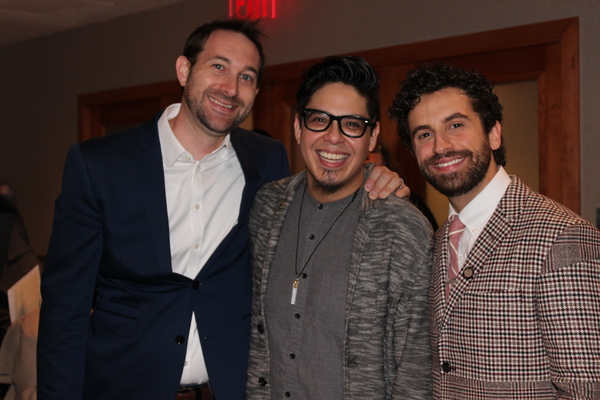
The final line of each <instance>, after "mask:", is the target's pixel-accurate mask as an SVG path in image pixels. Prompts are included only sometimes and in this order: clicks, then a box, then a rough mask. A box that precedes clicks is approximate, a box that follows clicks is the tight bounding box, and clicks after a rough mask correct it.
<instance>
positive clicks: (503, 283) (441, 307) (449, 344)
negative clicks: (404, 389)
mask: <svg viewBox="0 0 600 400" xmlns="http://www.w3.org/2000/svg"><path fill="white" fill-rule="evenodd" d="M511 180H512V183H511V184H510V185H509V187H508V189H507V191H506V193H505V195H504V197H503V198H502V199H501V201H500V203H499V204H498V207H497V208H496V210H495V212H494V214H493V215H492V217H491V219H490V220H489V221H488V223H487V224H486V226H485V228H484V230H483V231H482V232H481V235H480V236H479V238H478V239H477V242H476V243H475V245H474V247H473V249H472V250H471V252H470V253H469V256H468V259H467V260H466V262H465V265H464V266H463V269H462V274H461V275H459V277H458V279H457V281H456V283H455V284H454V286H453V291H452V293H451V295H450V297H449V298H448V300H447V301H446V299H445V298H444V284H445V280H446V268H447V265H448V238H447V229H448V224H447V223H446V224H445V225H443V226H442V227H441V228H440V229H439V230H438V232H437V233H436V237H435V254H436V258H435V261H434V267H433V271H432V278H431V286H430V326H431V347H432V352H433V390H434V398H435V399H460V400H471V399H472V400H474V399H478V400H479V399H536V400H541V399H600V232H599V231H598V230H597V229H596V228H594V227H593V226H592V225H591V224H589V223H588V222H586V221H584V220H583V219H581V218H580V217H578V216H577V215H575V214H574V213H572V212H571V211H569V210H567V209H565V208H564V207H563V206H561V205H559V204H557V203H555V202H553V201H552V200H549V199H547V198H545V197H544V196H542V195H540V194H537V193H535V192H533V191H532V190H530V189H529V188H528V187H526V186H525V185H524V184H523V183H522V182H521V181H520V180H519V179H518V178H516V177H514V176H511Z"/></svg>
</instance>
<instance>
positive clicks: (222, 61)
mask: <svg viewBox="0 0 600 400" xmlns="http://www.w3.org/2000/svg"><path fill="white" fill-rule="evenodd" d="M259 68H260V55H259V53H258V50H257V48H256V46H255V45H254V44H253V43H252V42H251V41H250V40H249V39H248V38H247V37H246V36H244V35H243V34H241V33H238V32H232V31H226V30H217V31H215V32H213V33H212V34H211V35H210V36H209V38H208V39H207V41H206V43H205V45H204V50H203V51H202V52H201V53H200V54H199V55H198V58H197V61H196V64H195V65H194V66H193V67H190V62H189V60H188V59H187V58H185V57H184V56H181V57H179V58H178V59H177V76H178V79H179V82H180V84H181V85H182V86H183V87H184V90H183V102H182V103H183V104H182V108H185V109H186V110H185V112H189V114H190V115H191V116H192V117H193V118H192V121H191V123H192V124H193V125H194V126H196V127H198V128H199V129H200V130H201V131H203V132H205V133H206V134H208V135H211V136H223V135H226V134H227V133H230V132H231V131H232V130H233V129H235V128H236V127H237V126H239V124H240V123H242V122H243V121H244V119H245V118H246V116H248V114H249V113H250V111H251V110H252V105H253V104H254V98H255V97H256V93H257V92H258V87H257V76H258V70H259Z"/></svg>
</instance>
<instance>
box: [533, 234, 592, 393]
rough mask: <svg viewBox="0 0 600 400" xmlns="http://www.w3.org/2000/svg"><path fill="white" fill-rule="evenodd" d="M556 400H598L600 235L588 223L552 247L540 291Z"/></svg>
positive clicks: (547, 350) (541, 319) (543, 333)
mask: <svg viewBox="0 0 600 400" xmlns="http://www.w3.org/2000/svg"><path fill="white" fill-rule="evenodd" d="M537 295H538V303H539V313H540V314H539V319H540V326H541V329H542V335H543V338H544V344H545V347H546V354H547V355H548V357H549V359H550V371H551V380H552V383H553V384H554V386H555V387H556V389H557V398H558V399H600V358H599V355H600V334H599V332H600V232H598V230H596V229H595V228H593V227H592V226H591V225H589V224H586V223H581V224H576V225H572V226H570V227H569V228H567V229H566V230H565V231H564V232H563V233H562V234H561V235H560V236H559V238H558V239H557V240H556V242H555V243H554V244H553V246H552V248H551V250H550V253H549V255H548V258H547V260H546V266H545V273H544V274H543V275H542V277H541V279H540V284H539V289H538V294H537Z"/></svg>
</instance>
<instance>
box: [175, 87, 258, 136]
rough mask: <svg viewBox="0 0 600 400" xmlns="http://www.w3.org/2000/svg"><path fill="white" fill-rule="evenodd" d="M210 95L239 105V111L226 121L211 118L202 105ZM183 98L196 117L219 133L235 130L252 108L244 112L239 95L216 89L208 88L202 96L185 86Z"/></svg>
mask: <svg viewBox="0 0 600 400" xmlns="http://www.w3.org/2000/svg"><path fill="white" fill-rule="evenodd" d="M209 95H210V96H211V97H213V98H215V99H218V100H220V101H223V102H225V103H227V104H233V105H234V107H237V109H238V110H239V112H238V113H237V114H235V115H232V116H231V118H230V119H229V120H228V121H226V122H224V123H221V122H220V121H216V120H211V118H210V117H209V116H208V113H207V112H206V110H205V108H204V107H203V105H202V100H203V99H204V98H205V97H207V96H209ZM183 99H184V101H185V104H186V105H187V107H188V108H189V109H190V111H191V112H192V114H193V115H194V116H195V117H196V119H197V120H198V121H199V122H200V123H201V124H202V125H204V126H205V127H207V128H208V129H209V130H211V131H213V132H215V133H217V134H219V135H226V134H228V133H231V131H233V130H234V129H235V128H237V127H238V126H240V124H241V123H242V122H244V120H245V119H246V117H247V116H248V114H249V113H250V108H248V109H247V110H246V112H244V107H243V106H244V104H243V103H242V102H241V101H240V100H239V99H238V98H237V96H227V95H225V94H223V93H221V92H219V91H216V90H207V91H205V92H204V93H203V94H202V95H201V96H196V95H195V94H194V93H190V91H189V90H187V88H185V89H184V90H183Z"/></svg>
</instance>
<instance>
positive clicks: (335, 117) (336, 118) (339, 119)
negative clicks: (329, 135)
mask: <svg viewBox="0 0 600 400" xmlns="http://www.w3.org/2000/svg"><path fill="white" fill-rule="evenodd" d="M309 112H317V113H320V114H325V115H327V116H328V117H329V123H328V124H327V126H326V127H325V128H323V129H311V128H309V127H308V125H307V124H306V116H307V115H308V113H309ZM300 115H301V116H302V122H303V123H304V126H305V127H306V129H308V130H309V131H312V132H325V131H326V130H327V129H329V128H330V127H331V124H332V123H333V121H337V123H338V128H340V132H341V133H342V134H343V135H344V136H347V137H349V138H352V139H358V138H361V137H363V136H364V135H365V132H367V128H368V127H369V126H373V125H375V124H376V122H375V121H372V120H370V119H366V118H365V117H362V116H360V115H333V114H330V113H328V112H327V111H323V110H318V109H316V108H305V109H303V110H302V111H301V112H300ZM348 117H349V118H355V119H359V120H361V121H364V123H365V129H364V130H363V132H362V133H361V134H360V135H358V136H354V135H349V134H347V133H346V132H344V128H342V118H348Z"/></svg>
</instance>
